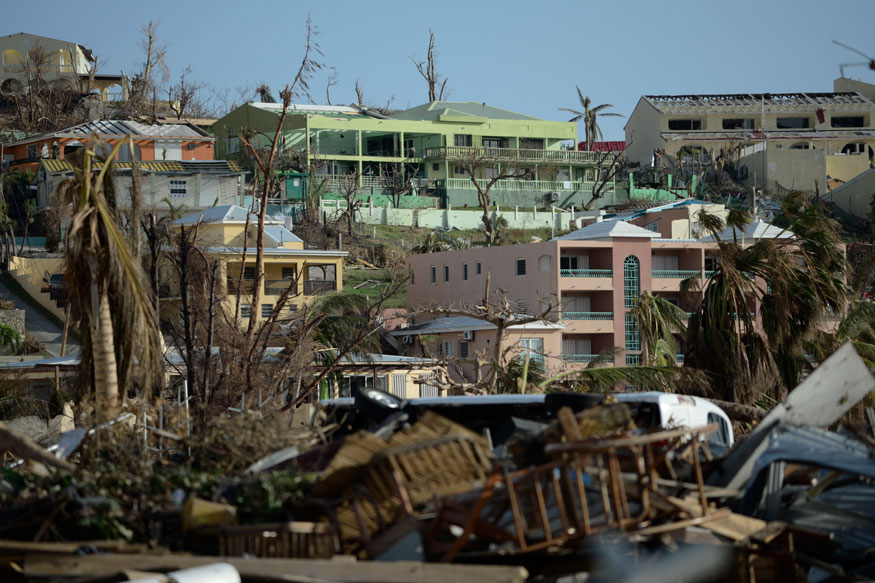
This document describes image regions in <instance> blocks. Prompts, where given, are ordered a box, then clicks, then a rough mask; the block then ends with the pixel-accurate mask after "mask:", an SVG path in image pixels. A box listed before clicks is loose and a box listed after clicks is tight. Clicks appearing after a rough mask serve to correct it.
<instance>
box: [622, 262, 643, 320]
mask: <svg viewBox="0 0 875 583" xmlns="http://www.w3.org/2000/svg"><path fill="white" fill-rule="evenodd" d="M640 265H641V264H640V262H639V261H638V258H637V257H635V256H634V255H630V256H628V257H627V258H626V259H625V260H624V261H623V298H624V300H625V301H624V304H623V305H624V306H625V307H627V308H634V307H635V306H636V305H638V296H639V295H641V274H640Z"/></svg>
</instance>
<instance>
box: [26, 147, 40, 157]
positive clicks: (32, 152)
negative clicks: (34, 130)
mask: <svg viewBox="0 0 875 583" xmlns="http://www.w3.org/2000/svg"><path fill="white" fill-rule="evenodd" d="M27 157H28V159H30V160H34V159H36V158H39V147H38V146H36V145H32V146H28V147H27Z"/></svg>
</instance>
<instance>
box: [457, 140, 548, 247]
mask: <svg viewBox="0 0 875 583" xmlns="http://www.w3.org/2000/svg"><path fill="white" fill-rule="evenodd" d="M456 164H457V165H458V166H459V167H460V168H461V169H462V171H463V172H464V173H465V174H467V175H468V178H469V179H470V180H471V183H472V184H473V185H474V188H475V189H476V190H477V200H478V202H479V204H480V206H481V207H482V208H483V216H481V217H480V220H481V221H482V222H483V234H484V235H485V237H486V245H487V246H490V247H491V246H492V245H495V244H496V243H497V242H498V239H499V238H500V236H501V233H500V231H499V229H498V228H497V225H496V222H495V219H493V218H492V216H490V214H489V211H490V208H491V206H492V196H491V191H492V187H493V186H495V185H496V183H498V182H499V181H500V180H529V179H531V177H532V176H533V175H534V169H533V168H521V167H520V166H519V165H518V164H517V162H516V161H515V160H512V159H502V158H500V157H497V156H495V155H494V153H491V152H490V151H489V148H470V149H469V150H468V151H467V152H465V153H463V154H462V155H461V156H460V157H459V159H458V161H457V162H456ZM487 170H488V171H489V173H490V174H491V176H489V177H488V178H482V179H481V178H478V174H480V173H481V172H485V171H487Z"/></svg>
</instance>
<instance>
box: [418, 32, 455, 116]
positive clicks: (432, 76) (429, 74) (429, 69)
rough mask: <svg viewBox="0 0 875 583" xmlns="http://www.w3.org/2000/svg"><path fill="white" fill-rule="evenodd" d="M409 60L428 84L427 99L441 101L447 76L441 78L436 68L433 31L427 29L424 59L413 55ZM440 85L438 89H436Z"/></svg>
mask: <svg viewBox="0 0 875 583" xmlns="http://www.w3.org/2000/svg"><path fill="white" fill-rule="evenodd" d="M410 60H411V61H412V62H413V64H414V65H415V66H416V70H417V71H419V74H420V75H422V78H423V79H425V82H426V83H427V84H428V100H429V101H443V100H444V92H445V90H446V88H447V78H446V77H443V78H441V74H440V73H439V72H438V70H437V53H436V52H435V50H434V32H432V30H431V29H428V53H427V54H426V57H425V60H424V61H417V60H416V59H415V58H414V57H412V56H411V57H410ZM438 87H440V89H438Z"/></svg>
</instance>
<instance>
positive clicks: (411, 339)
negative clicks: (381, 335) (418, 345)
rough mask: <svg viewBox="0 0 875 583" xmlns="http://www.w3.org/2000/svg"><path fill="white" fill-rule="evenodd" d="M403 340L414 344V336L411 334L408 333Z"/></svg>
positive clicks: (405, 342)
mask: <svg viewBox="0 0 875 583" xmlns="http://www.w3.org/2000/svg"><path fill="white" fill-rule="evenodd" d="M403 342H404V344H413V337H412V336H411V335H410V334H408V335H407V336H405V337H404V339H403Z"/></svg>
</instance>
